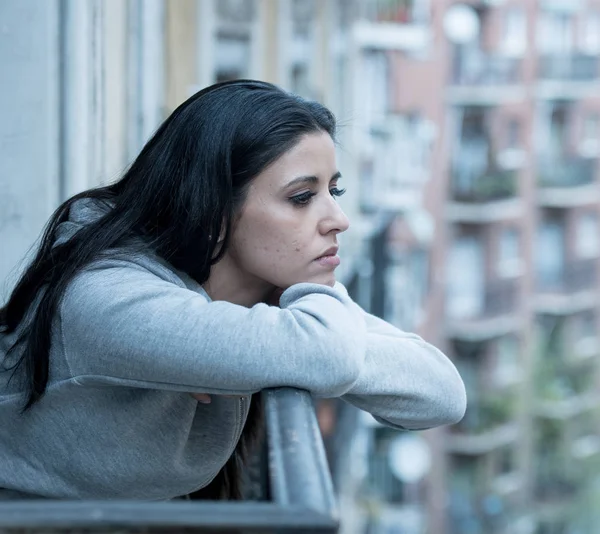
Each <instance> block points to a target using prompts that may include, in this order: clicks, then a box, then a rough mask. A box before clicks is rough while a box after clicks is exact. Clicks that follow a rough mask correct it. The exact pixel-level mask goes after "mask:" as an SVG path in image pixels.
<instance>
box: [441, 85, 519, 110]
mask: <svg viewBox="0 0 600 534" xmlns="http://www.w3.org/2000/svg"><path fill="white" fill-rule="evenodd" d="M526 98H527V90H526V89H525V86H524V85H522V84H519V85H515V84H508V85H484V84H480V85H448V87H447V88H446V98H445V100H446V102H448V103H450V104H458V105H460V104H469V105H480V106H494V105H496V104H508V103H511V102H522V101H523V100H525V99H526Z"/></svg>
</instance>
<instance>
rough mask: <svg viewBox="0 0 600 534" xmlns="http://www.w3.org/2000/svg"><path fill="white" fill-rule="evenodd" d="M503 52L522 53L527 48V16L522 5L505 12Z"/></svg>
mask: <svg viewBox="0 0 600 534" xmlns="http://www.w3.org/2000/svg"><path fill="white" fill-rule="evenodd" d="M501 47H502V50H503V52H505V53H507V54H510V55H522V54H523V53H525V50H526V49H527V16H526V14H525V10H524V9H523V8H521V7H511V8H509V9H507V10H506V11H505V12H504V24H503V35H502V44H501Z"/></svg>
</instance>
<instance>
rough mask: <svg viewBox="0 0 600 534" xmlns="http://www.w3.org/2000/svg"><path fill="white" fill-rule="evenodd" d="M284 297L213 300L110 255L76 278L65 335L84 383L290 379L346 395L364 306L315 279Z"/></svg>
mask: <svg viewBox="0 0 600 534" xmlns="http://www.w3.org/2000/svg"><path fill="white" fill-rule="evenodd" d="M159 267H160V266H159ZM159 274H160V273H159ZM280 305H281V309H279V308H277V307H274V306H268V305H266V304H257V305H256V306H254V307H252V308H245V307H243V306H238V305H235V304H231V303H228V302H210V303H209V302H208V301H207V300H206V298H205V297H204V296H203V295H200V294H198V293H196V292H194V291H191V290H189V289H187V288H185V287H180V286H179V285H177V284H176V283H174V282H173V281H170V280H167V279H164V277H161V276H159V275H157V273H156V272H151V271H150V270H149V269H148V268H146V266H142V265H139V264H136V263H134V262H132V261H125V260H105V261H103V262H99V263H98V264H96V265H95V267H94V268H91V269H89V270H86V271H85V272H83V273H81V274H80V275H78V276H77V278H76V279H75V280H74V281H73V282H72V284H71V285H70V286H69V288H68V290H67V292H66V294H65V296H64V299H63V301H62V304H61V307H60V327H61V334H62V338H61V340H62V344H63V348H64V352H65V357H66V359H67V362H68V364H69V367H70V369H71V374H72V376H73V377H74V378H76V380H77V381H78V382H79V383H81V384H88V385H103V384H115V385H127V386H134V387H135V386H137V387H147V388H153V389H168V390H173V391H182V392H183V391H186V392H203V393H204V392H205V393H209V394H241V395H243V394H249V393H254V392H257V391H259V390H261V389H264V388H269V387H277V386H291V387H297V388H301V389H306V390H309V391H311V392H312V393H313V394H314V395H317V396H326V397H336V396H340V395H343V394H344V393H345V392H346V391H348V389H349V388H350V387H351V386H352V385H353V384H354V383H355V382H356V380H357V379H358V377H359V375H360V373H361V370H362V367H363V363H364V358H365V332H366V330H365V320H364V317H363V316H362V314H361V313H360V310H358V309H357V308H356V306H355V305H354V303H353V302H352V301H351V300H350V298H349V297H348V296H347V293H346V292H345V290H340V289H335V288H331V287H328V286H324V285H318V284H296V285H294V286H292V287H290V288H289V289H287V290H286V291H285V292H284V293H283V295H282V297H281V299H280Z"/></svg>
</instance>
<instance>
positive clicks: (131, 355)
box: [0, 200, 466, 500]
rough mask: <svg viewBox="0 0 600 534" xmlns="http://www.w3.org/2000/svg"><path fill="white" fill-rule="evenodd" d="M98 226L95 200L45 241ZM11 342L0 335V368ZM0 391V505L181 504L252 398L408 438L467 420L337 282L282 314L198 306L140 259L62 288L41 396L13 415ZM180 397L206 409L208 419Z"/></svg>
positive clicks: (9, 386)
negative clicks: (334, 412) (200, 396)
mask: <svg viewBox="0 0 600 534" xmlns="http://www.w3.org/2000/svg"><path fill="white" fill-rule="evenodd" d="M101 213H102V209H101V208H100V207H99V205H98V204H96V203H95V202H94V201H90V200H81V201H78V202H77V203H75V204H74V206H73V207H72V209H71V213H70V217H69V219H70V220H69V221H68V222H65V223H62V225H61V227H60V228H59V230H60V234H59V242H63V241H64V240H66V239H69V238H70V237H71V236H72V235H73V234H74V233H75V232H77V230H78V229H80V228H81V227H82V226H83V225H85V224H87V223H89V222H90V221H92V220H94V219H95V218H97V217H99V216H100V215H101ZM12 340H13V338H12V336H7V335H2V334H0V362H2V360H4V352H5V351H6V349H7V347H8V344H9V343H10V342H11V341H12ZM9 377H10V372H2V373H0V488H4V489H3V490H0V498H2V497H4V498H26V497H49V498H59V499H115V498H124V499H143V500H163V499H171V498H174V497H177V496H180V495H184V494H187V493H190V492H192V491H195V490H197V489H199V488H201V487H203V486H205V485H207V484H208V483H209V482H210V481H211V480H212V479H213V478H214V476H215V475H216V474H217V473H218V472H219V470H220V469H221V468H222V467H223V465H224V464H225V462H226V461H227V459H228V458H229V457H230V455H231V454H232V452H233V450H234V448H235V445H236V443H237V441H238V439H239V436H240V434H241V431H242V428H243V425H244V422H245V419H246V416H247V413H248V408H249V404H250V402H249V401H250V397H251V395H252V394H253V393H256V392H258V391H260V390H261V389H264V388H271V387H277V386H291V387H295V388H301V389H305V390H308V391H309V392H311V393H312V395H313V396H314V397H341V398H342V399H344V400H345V401H348V402H350V403H352V404H354V405H355V406H357V407H359V408H361V409H362V410H366V411H367V412H370V413H371V414H372V415H373V416H374V417H375V418H376V419H377V420H378V421H380V422H381V423H383V424H386V425H390V426H394V427H397V428H400V429H407V430H417V429H425V428H430V427H434V426H438V425H443V424H449V423H454V422H457V421H459V420H460V419H461V418H462V416H463V415H464V412H465V408H466V395H465V389H464V385H463V382H462V380H461V378H460V376H459V375H458V373H457V371H456V369H455V367H454V365H453V364H452V363H451V362H450V361H449V360H448V359H447V358H446V357H445V356H444V355H443V354H442V353H441V352H440V351H439V350H437V349H436V348H434V347H433V346H431V345H429V344H428V343H426V342H425V341H423V340H422V339H421V338H419V337H418V336H416V335H414V334H408V333H405V332H402V331H400V330H398V329H397V328H395V327H393V326H391V325H390V324H388V323H386V322H384V321H382V320H380V319H378V318H376V317H374V316H372V315H369V314H367V313H365V312H364V311H363V310H362V309H361V308H359V306H358V305H356V304H355V303H354V302H353V301H352V300H351V299H350V298H349V296H348V293H347V292H346V290H345V288H344V287H343V286H342V285H341V284H339V283H336V285H335V287H333V288H331V287H328V286H324V285H319V284H308V283H302V284H297V285H294V286H292V287H290V288H289V289H287V290H286V291H285V292H284V293H283V295H282V296H281V299H280V307H275V306H268V305H267V304H256V305H255V306H253V307H251V308H246V307H243V306H239V305H236V304H232V303H229V302H222V301H211V299H210V298H209V296H208V295H207V294H206V292H205V291H204V290H203V289H202V287H201V286H200V285H199V284H197V283H196V282H195V281H194V280H192V279H191V278H190V277H189V276H187V275H185V274H184V273H181V272H178V271H176V270H175V269H174V268H173V267H171V266H170V265H169V264H167V263H166V262H164V261H163V260H161V259H159V258H157V257H156V256H155V255H153V254H152V253H151V252H148V253H147V254H132V255H131V256H130V257H128V258H126V259H101V260H97V261H95V262H94V263H93V264H91V265H90V266H88V267H87V268H86V269H85V270H84V271H83V272H81V273H79V274H78V275H77V276H76V278H75V279H74V280H73V281H72V282H71V283H70V285H69V287H68V288H67V291H66V293H65V295H64V298H63V299H62V301H61V304H60V307H59V310H58V313H57V316H56V318H55V322H54V327H53V331H52V343H51V349H50V373H49V384H48V389H47V392H46V394H45V395H44V396H43V397H42V399H41V400H40V401H39V403H37V404H36V405H34V407H33V408H32V409H31V410H29V411H28V412H26V413H25V414H23V415H22V414H21V413H20V409H21V407H22V403H23V399H24V397H23V392H22V391H21V390H20V389H19V385H18V380H13V381H9V380H8V379H9ZM191 392H203V393H209V394H211V395H212V402H211V404H201V403H199V402H198V401H196V400H195V399H194V398H193V397H192V396H191V395H190V393H191ZM224 395H228V396H224ZM229 396H234V397H229Z"/></svg>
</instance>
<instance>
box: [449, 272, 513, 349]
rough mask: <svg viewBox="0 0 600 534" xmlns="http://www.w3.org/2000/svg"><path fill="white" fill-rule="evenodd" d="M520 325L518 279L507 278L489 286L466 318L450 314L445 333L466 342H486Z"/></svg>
mask: <svg viewBox="0 0 600 534" xmlns="http://www.w3.org/2000/svg"><path fill="white" fill-rule="evenodd" d="M521 327H522V324H521V307H520V299H519V280H515V279H513V278H507V279H498V280H495V281H494V282H491V283H490V284H488V285H487V286H486V288H485V292H484V294H483V298H482V299H481V305H480V307H479V310H478V311H477V312H475V313H472V314H470V315H469V316H466V317H448V319H447V322H446V335H447V336H448V337H451V338H453V339H461V340H465V341H485V340H488V339H492V338H495V337H500V336H502V335H505V334H509V333H511V332H515V331H518V330H520V329H521Z"/></svg>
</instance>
